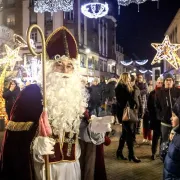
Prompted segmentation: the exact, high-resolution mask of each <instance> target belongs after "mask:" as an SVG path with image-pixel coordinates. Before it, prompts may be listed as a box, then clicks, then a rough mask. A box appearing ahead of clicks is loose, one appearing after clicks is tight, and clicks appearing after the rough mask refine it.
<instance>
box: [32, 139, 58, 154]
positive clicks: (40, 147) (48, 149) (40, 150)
mask: <svg viewBox="0 0 180 180" xmlns="http://www.w3.org/2000/svg"><path fill="white" fill-rule="evenodd" d="M54 145H55V140H54V139H52V138H49V137H42V136H38V137H36V138H35V140H34V145H33V152H34V154H36V155H41V156H42V155H49V154H54V151H53V149H54Z"/></svg>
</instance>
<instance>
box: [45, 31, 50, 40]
mask: <svg viewBox="0 0 180 180" xmlns="http://www.w3.org/2000/svg"><path fill="white" fill-rule="evenodd" d="M51 32H52V30H46V32H45V37H46V38H47V37H49V35H50V34H51Z"/></svg>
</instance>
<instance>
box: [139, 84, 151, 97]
mask: <svg viewBox="0 0 180 180" xmlns="http://www.w3.org/2000/svg"><path fill="white" fill-rule="evenodd" d="M136 86H137V87H138V88H139V89H140V92H141V96H143V95H147V94H148V86H147V84H146V83H144V82H142V83H140V82H137V83H136Z"/></svg>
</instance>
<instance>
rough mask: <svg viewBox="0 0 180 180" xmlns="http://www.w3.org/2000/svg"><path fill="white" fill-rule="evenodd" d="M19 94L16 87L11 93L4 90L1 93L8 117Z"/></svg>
mask: <svg viewBox="0 0 180 180" xmlns="http://www.w3.org/2000/svg"><path fill="white" fill-rule="evenodd" d="M19 93H20V88H19V87H18V86H16V88H15V89H14V90H13V91H10V90H9V89H6V90H5V91H4V92H3V98H4V99H5V108H6V112H7V114H8V116H10V112H11V109H12V107H13V105H14V103H15V101H16V98H17V96H18V95H19Z"/></svg>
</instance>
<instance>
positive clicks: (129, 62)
mask: <svg viewBox="0 0 180 180" xmlns="http://www.w3.org/2000/svg"><path fill="white" fill-rule="evenodd" d="M120 62H121V64H122V65H123V66H129V65H131V64H132V63H133V61H128V62H127V61H120Z"/></svg>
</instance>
